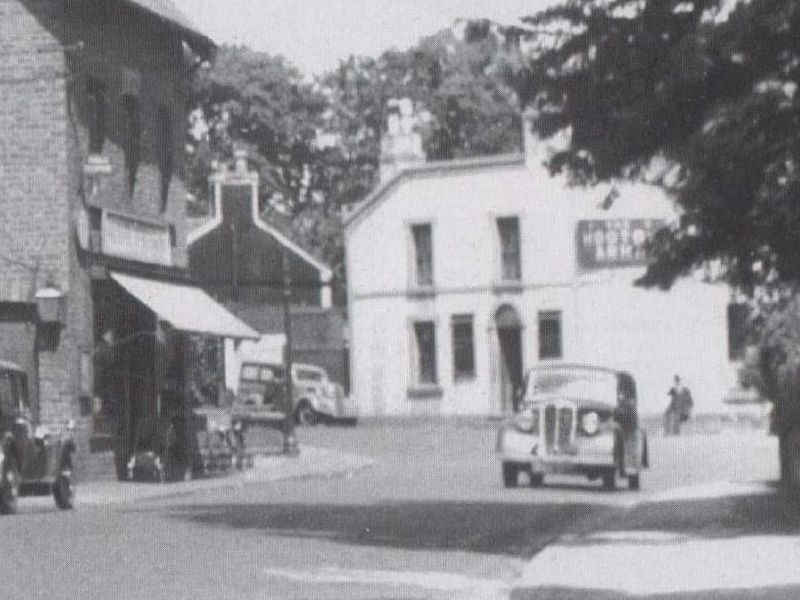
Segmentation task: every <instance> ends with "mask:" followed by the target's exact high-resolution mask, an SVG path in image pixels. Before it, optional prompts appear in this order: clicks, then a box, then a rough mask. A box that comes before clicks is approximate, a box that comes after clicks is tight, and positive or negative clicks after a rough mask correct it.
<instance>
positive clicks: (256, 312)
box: [187, 151, 348, 389]
mask: <svg viewBox="0 0 800 600" xmlns="http://www.w3.org/2000/svg"><path fill="white" fill-rule="evenodd" d="M258 181H259V175H258V173H257V172H255V171H252V170H249V169H248V165H247V157H246V154H245V153H244V152H241V151H240V152H237V153H236V159H235V161H234V165H233V167H232V168H231V167H229V166H228V165H224V164H223V165H221V166H220V168H219V169H218V170H217V171H216V172H215V173H213V174H212V175H211V177H210V181H209V184H210V185H209V187H210V189H211V190H212V199H211V202H210V213H209V214H208V215H206V216H205V217H203V218H200V219H197V220H196V221H195V223H194V226H193V228H192V229H191V231H190V232H189V235H188V238H187V239H188V244H189V251H188V252H189V272H190V273H191V277H192V281H194V282H196V283H197V285H199V286H200V287H202V288H203V289H204V290H205V291H206V292H208V293H209V294H210V295H211V296H213V297H214V298H215V299H216V300H218V301H220V302H222V303H223V304H225V306H226V307H227V308H228V309H229V310H231V311H232V312H234V313H235V314H236V315H237V316H239V317H240V318H241V319H242V320H243V321H245V322H246V323H247V324H249V325H250V326H251V327H253V328H254V329H256V330H257V331H259V332H261V333H262V334H265V335H276V334H283V333H284V323H283V309H282V306H281V302H282V297H283V293H284V274H283V260H284V258H285V259H286V261H287V266H288V271H289V275H290V277H289V280H290V292H291V319H292V333H293V335H292V338H293V339H292V359H293V360H295V361H298V362H305V363H311V364H315V365H317V366H320V367H323V368H324V369H326V370H327V372H328V375H329V376H330V377H331V378H332V379H333V380H335V381H338V382H340V383H342V384H343V385H345V387H347V384H348V374H347V358H346V356H347V355H346V352H347V349H346V340H345V328H346V327H345V320H344V311H343V310H342V309H341V308H339V307H335V306H333V305H332V304H333V292H332V286H333V285H334V284H335V283H336V282H335V281H334V276H333V271H332V269H331V267H329V266H328V265H326V264H325V263H323V262H322V261H320V260H319V259H318V258H316V257H315V256H313V255H312V254H311V253H310V252H308V251H306V250H305V249H304V248H302V247H301V246H300V245H298V244H297V243H295V242H294V241H292V240H291V239H290V238H289V237H287V236H286V235H284V234H283V233H282V232H281V231H279V230H278V229H277V228H276V227H274V226H273V225H272V224H270V223H268V222H267V221H265V220H264V219H263V218H262V217H261V215H260V214H259V211H258V188H259V185H258ZM233 353H235V350H234V346H233V344H231V343H229V344H228V348H227V350H226V362H227V363H229V366H230V365H231V364H236V363H237V360H236V359H235V358H233ZM234 370H235V369H234ZM227 371H228V372H229V373H233V371H231V369H230V368H229V369H227ZM231 377H234V380H233V381H226V385H227V387H228V388H229V389H236V387H238V374H237V375H231Z"/></svg>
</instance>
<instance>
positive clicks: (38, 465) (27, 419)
mask: <svg viewBox="0 0 800 600" xmlns="http://www.w3.org/2000/svg"><path fill="white" fill-rule="evenodd" d="M11 391H12V394H13V395H14V396H15V398H16V404H17V419H16V421H17V427H18V428H19V431H20V437H19V438H18V439H19V440H20V442H19V443H20V447H21V448H22V453H23V454H24V458H23V462H24V466H22V465H20V470H21V471H22V474H23V478H25V479H41V478H42V477H44V476H45V470H46V468H47V452H48V447H47V442H46V440H45V439H43V438H38V437H36V422H35V419H34V417H33V411H32V410H31V405H30V401H29V398H28V386H27V381H26V379H25V375H23V374H22V373H11Z"/></svg>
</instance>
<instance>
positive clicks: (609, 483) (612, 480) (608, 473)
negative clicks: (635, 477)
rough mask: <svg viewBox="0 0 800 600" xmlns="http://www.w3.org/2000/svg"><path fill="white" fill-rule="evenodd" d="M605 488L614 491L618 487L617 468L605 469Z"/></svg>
mask: <svg viewBox="0 0 800 600" xmlns="http://www.w3.org/2000/svg"><path fill="white" fill-rule="evenodd" d="M603 489H604V490H605V491H607V492H613V491H614V490H615V489H617V469H616V468H613V469H606V470H605V471H603Z"/></svg>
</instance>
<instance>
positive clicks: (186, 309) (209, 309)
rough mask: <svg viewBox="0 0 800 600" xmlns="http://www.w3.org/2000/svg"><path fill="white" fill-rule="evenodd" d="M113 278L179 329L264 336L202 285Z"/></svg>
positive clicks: (112, 276) (255, 336)
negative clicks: (199, 286) (200, 286)
mask: <svg viewBox="0 0 800 600" xmlns="http://www.w3.org/2000/svg"><path fill="white" fill-rule="evenodd" d="M111 279H113V280H114V281H116V282H117V283H118V284H119V285H121V286H122V287H123V288H124V289H125V291H127V292H128V293H129V294H130V295H131V296H133V297H134V298H136V299H137V300H139V301H140V302H142V304H144V305H145V306H147V307H148V308H149V309H150V310H152V311H153V312H154V313H156V315H158V318H159V319H161V320H162V321H166V322H167V323H169V324H170V325H172V327H174V328H175V329H178V330H180V331H188V332H191V333H202V334H206V335H213V336H219V337H226V338H239V339H242V338H245V339H253V340H257V339H259V338H260V337H261V336H260V334H259V333H258V332H257V331H256V330H255V329H253V328H252V327H250V326H249V325H247V324H246V323H243V322H242V321H241V320H239V319H238V318H236V317H235V316H234V315H233V314H231V313H230V312H228V310H227V309H226V308H225V307H224V306H222V305H221V304H219V303H218V302H216V301H215V300H214V299H213V298H211V296H209V295H208V294H206V293H205V292H204V291H203V290H201V289H199V288H196V287H193V286H190V285H178V284H175V283H166V282H164V281H155V280H153V279H145V278H143V277H134V276H133V275H126V274H123V273H115V272H112V273H111Z"/></svg>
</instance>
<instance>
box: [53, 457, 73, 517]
mask: <svg viewBox="0 0 800 600" xmlns="http://www.w3.org/2000/svg"><path fill="white" fill-rule="evenodd" d="M53 499H54V500H55V501H56V506H57V507H58V508H60V509H61V510H69V509H71V508H73V507H74V506H75V482H74V480H73V476H72V458H67V459H66V460H65V461H64V464H63V465H61V469H59V472H58V477H56V482H55V483H54V484H53Z"/></svg>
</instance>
